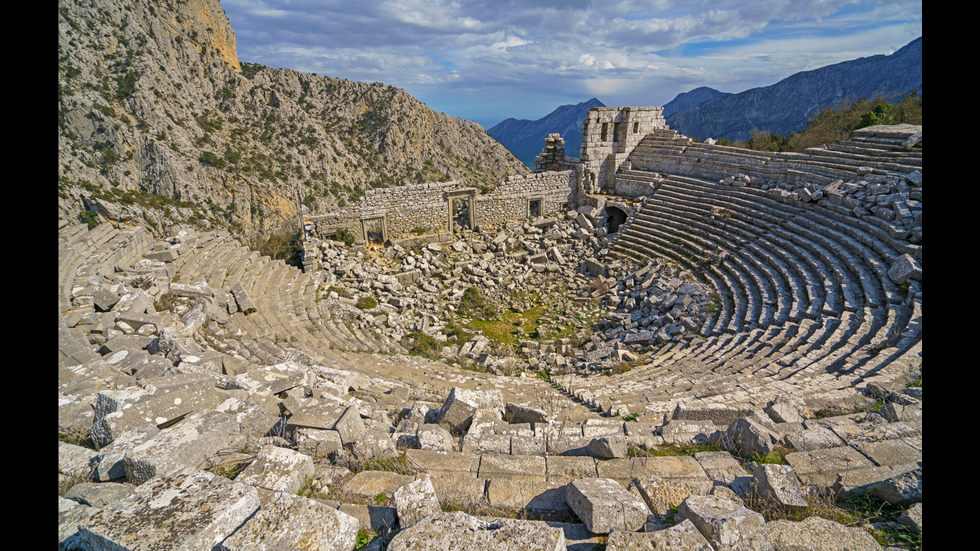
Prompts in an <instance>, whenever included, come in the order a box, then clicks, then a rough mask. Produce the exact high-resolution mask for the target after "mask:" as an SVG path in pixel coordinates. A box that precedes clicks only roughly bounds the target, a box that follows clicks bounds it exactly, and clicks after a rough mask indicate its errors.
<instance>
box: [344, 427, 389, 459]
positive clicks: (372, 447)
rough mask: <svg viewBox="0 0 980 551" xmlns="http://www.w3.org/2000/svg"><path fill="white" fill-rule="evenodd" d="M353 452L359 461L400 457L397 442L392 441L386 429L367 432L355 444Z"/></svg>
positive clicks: (368, 430)
mask: <svg viewBox="0 0 980 551" xmlns="http://www.w3.org/2000/svg"><path fill="white" fill-rule="evenodd" d="M341 438H343V437H341ZM352 452H353V454H354V458H355V459H357V460H358V461H366V460H368V459H375V458H377V459H393V458H396V457H398V450H397V449H396V448H395V441H394V440H392V439H391V435H390V434H389V432H388V430H386V429H376V428H370V429H367V430H365V431H364V432H363V433H362V434H361V435H359V436H358V437H357V440H356V441H355V442H354V445H353V446H352Z"/></svg>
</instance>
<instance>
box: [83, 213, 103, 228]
mask: <svg viewBox="0 0 980 551" xmlns="http://www.w3.org/2000/svg"><path fill="white" fill-rule="evenodd" d="M78 219H79V221H81V222H84V223H86V224H88V229H90V230H93V229H95V227H96V226H98V225H99V215H97V214H95V213H94V212H92V211H90V210H86V211H83V212H82V213H81V214H79V215H78Z"/></svg>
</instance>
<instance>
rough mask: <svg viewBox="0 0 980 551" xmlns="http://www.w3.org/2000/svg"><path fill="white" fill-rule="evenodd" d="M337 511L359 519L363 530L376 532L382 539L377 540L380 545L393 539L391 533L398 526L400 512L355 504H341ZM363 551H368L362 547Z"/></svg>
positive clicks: (389, 508) (388, 508)
mask: <svg viewBox="0 0 980 551" xmlns="http://www.w3.org/2000/svg"><path fill="white" fill-rule="evenodd" d="M337 509H338V510H339V511H340V512H341V513H345V514H347V515H350V516H352V517H354V518H355V519H357V521H358V523H359V524H360V526H361V528H363V529H368V528H370V529H371V530H374V531H375V532H377V533H378V534H379V535H380V536H382V538H380V539H377V540H375V541H377V542H378V543H382V542H387V541H389V540H390V539H391V537H390V536H391V531H393V530H394V529H395V527H396V526H397V524H398V512H397V511H396V509H395V508H394V507H381V506H377V505H357V504H354V503H340V504H338V507H337ZM362 549H365V550H366V549H368V548H367V547H362Z"/></svg>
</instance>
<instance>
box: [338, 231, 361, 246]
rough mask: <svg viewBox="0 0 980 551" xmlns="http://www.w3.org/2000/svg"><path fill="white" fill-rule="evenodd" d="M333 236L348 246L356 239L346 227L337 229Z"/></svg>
mask: <svg viewBox="0 0 980 551" xmlns="http://www.w3.org/2000/svg"><path fill="white" fill-rule="evenodd" d="M334 237H336V238H337V241H341V242H343V244H344V245H346V246H348V247H350V246H351V245H353V244H354V242H355V241H356V240H357V239H356V238H355V237H354V234H352V233H351V232H350V230H348V229H347V228H340V229H339V230H337V233H336V234H334Z"/></svg>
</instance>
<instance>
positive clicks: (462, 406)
mask: <svg viewBox="0 0 980 551" xmlns="http://www.w3.org/2000/svg"><path fill="white" fill-rule="evenodd" d="M503 405H504V401H503V397H502V396H501V394H500V391H499V390H467V389H465V388H460V387H455V386H454V387H453V388H452V390H450V391H449V396H447V397H446V401H445V402H444V403H443V404H442V409H440V410H439V415H438V416H437V417H436V423H438V424H440V425H445V426H446V428H447V429H448V430H450V431H451V432H457V433H458V432H462V431H465V430H466V429H468V428H469V426H470V422H471V421H472V420H473V414H474V413H476V410H478V409H499V408H502V407H503Z"/></svg>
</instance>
